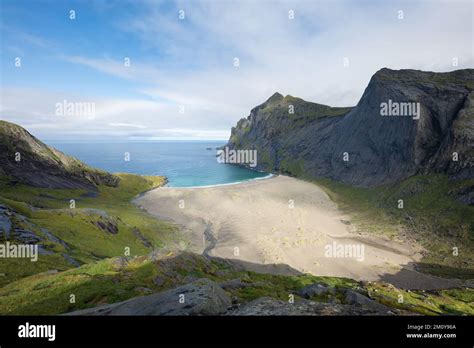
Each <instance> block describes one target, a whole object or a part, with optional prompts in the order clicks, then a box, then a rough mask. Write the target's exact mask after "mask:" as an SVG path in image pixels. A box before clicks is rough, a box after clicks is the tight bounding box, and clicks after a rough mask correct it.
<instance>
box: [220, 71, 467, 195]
mask: <svg viewBox="0 0 474 348" xmlns="http://www.w3.org/2000/svg"><path fill="white" fill-rule="evenodd" d="M278 95H280V96H281V94H279V93H278V94H274V95H273V96H272V97H270V98H269V100H267V101H266V102H265V103H263V104H261V105H259V106H257V107H255V108H253V109H252V110H251V112H250V115H249V116H248V117H246V118H243V119H241V120H240V121H239V122H238V123H237V125H236V127H233V128H232V131H231V136H230V138H229V141H228V143H227V146H228V147H229V148H231V149H256V150H257V153H258V164H257V169H259V170H265V171H270V172H279V173H284V174H290V175H294V176H299V177H303V176H308V177H313V178H314V177H326V178H330V179H334V180H337V181H340V182H343V183H346V184H350V185H355V186H362V187H371V186H378V185H382V184H387V183H396V182H399V181H401V180H403V179H406V178H408V177H411V176H413V175H416V174H425V173H432V172H437V173H439V172H442V173H446V174H448V175H449V176H451V177H453V178H456V179H466V178H472V177H473V176H474V150H473V149H474V69H463V70H456V71H453V72H447V73H435V72H424V71H419V70H410V69H407V70H391V69H388V68H383V69H381V70H379V71H377V72H376V73H375V74H374V75H373V76H372V78H371V79H370V82H369V84H368V86H367V87H366V89H365V91H364V93H363V95H362V97H361V99H360V100H359V102H358V103H357V105H356V106H355V107H353V108H337V107H329V106H326V105H321V104H316V103H311V102H306V101H304V100H302V99H299V98H294V97H291V96H290V97H291V98H288V99H291V101H290V102H288V103H284V102H283V101H284V100H285V98H287V97H284V98H277V97H275V96H278ZM269 101H270V103H269ZM293 101H295V102H293ZM391 101H394V102H396V103H399V104H402V103H415V104H414V105H415V106H419V108H420V112H419V113H420V114H419V119H414V118H415V117H385V116H382V115H381V105H382V103H388V102H391ZM290 105H292V106H293V113H291V110H290V109H289V106H290ZM269 106H271V107H269ZM402 106H404V105H402ZM334 116H342V117H334ZM454 153H456V154H457V155H456V156H457V158H456V159H454V156H455V155H454Z"/></svg>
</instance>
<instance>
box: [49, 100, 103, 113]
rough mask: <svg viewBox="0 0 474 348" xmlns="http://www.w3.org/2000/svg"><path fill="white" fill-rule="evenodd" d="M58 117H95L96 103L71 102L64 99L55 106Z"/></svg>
mask: <svg viewBox="0 0 474 348" xmlns="http://www.w3.org/2000/svg"><path fill="white" fill-rule="evenodd" d="M55 107H56V111H55V114H56V116H87V117H94V116H95V103H90V102H69V101H67V100H66V99H64V100H63V101H62V102H58V103H56V105H55Z"/></svg>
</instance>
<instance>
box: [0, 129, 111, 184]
mask: <svg viewBox="0 0 474 348" xmlns="http://www.w3.org/2000/svg"><path fill="white" fill-rule="evenodd" d="M0 177H8V178H9V179H11V180H13V181H16V182H21V183H24V184H27V185H31V186H37V187H44V188H70V189H75V188H80V189H86V190H95V189H96V186H97V185H99V184H105V185H108V186H116V185H117V184H118V182H119V178H118V177H116V176H114V175H111V174H109V173H106V172H103V171H100V170H97V169H94V168H90V167H88V166H87V165H85V164H84V163H82V162H81V161H79V160H77V159H75V158H73V157H70V156H67V155H65V154H63V153H62V152H60V151H57V150H56V149H54V148H52V147H50V146H48V145H46V144H44V143H42V142H41V141H40V140H38V139H37V138H35V137H34V136H33V135H31V134H30V133H29V132H28V131H26V130H25V129H23V128H22V127H20V126H18V125H15V124H12V123H9V122H6V121H0Z"/></svg>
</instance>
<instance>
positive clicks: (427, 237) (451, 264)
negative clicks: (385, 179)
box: [317, 175, 474, 279]
mask: <svg viewBox="0 0 474 348" xmlns="http://www.w3.org/2000/svg"><path fill="white" fill-rule="evenodd" d="M317 183H318V184H320V185H321V186H322V187H323V188H324V189H325V190H326V192H327V193H328V194H329V196H330V197H331V199H333V200H334V201H335V202H336V203H338V204H339V206H340V208H342V209H343V210H344V211H345V212H347V213H349V214H350V215H351V216H352V218H353V222H354V224H355V226H356V227H357V228H358V229H359V230H361V231H364V232H369V233H377V234H384V235H386V236H389V237H391V238H400V239H401V240H416V241H417V242H419V243H420V244H421V245H422V246H423V247H425V248H426V254H425V255H424V257H423V259H422V262H421V263H420V264H418V266H419V268H420V269H421V270H422V271H425V272H429V273H432V274H435V275H439V276H445V277H458V278H465V279H474V206H469V205H465V204H462V203H460V202H459V201H458V200H457V196H458V193H459V192H462V191H463V190H464V189H465V188H466V187H468V186H472V185H473V184H474V180H472V179H471V180H464V181H450V180H449V179H448V178H447V177H446V176H444V175H427V176H415V177H411V178H409V179H407V180H405V181H403V182H401V183H399V184H395V185H384V186H380V187H374V188H357V187H351V186H348V185H344V184H341V183H337V182H334V181H331V180H327V179H320V180H317ZM400 199H401V200H403V208H402V209H399V208H398V201H399V200H400ZM453 248H457V251H458V255H455V253H454V251H455V249H453Z"/></svg>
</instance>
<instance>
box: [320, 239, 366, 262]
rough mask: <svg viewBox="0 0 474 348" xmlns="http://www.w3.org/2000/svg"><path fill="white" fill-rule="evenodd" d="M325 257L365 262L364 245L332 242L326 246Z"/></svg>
mask: <svg viewBox="0 0 474 348" xmlns="http://www.w3.org/2000/svg"><path fill="white" fill-rule="evenodd" d="M324 249H325V253H324V256H325V257H328V258H348V259H356V260H357V261H359V262H362V261H364V260H365V245H364V244H339V243H336V242H332V244H326V245H325V246H324Z"/></svg>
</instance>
